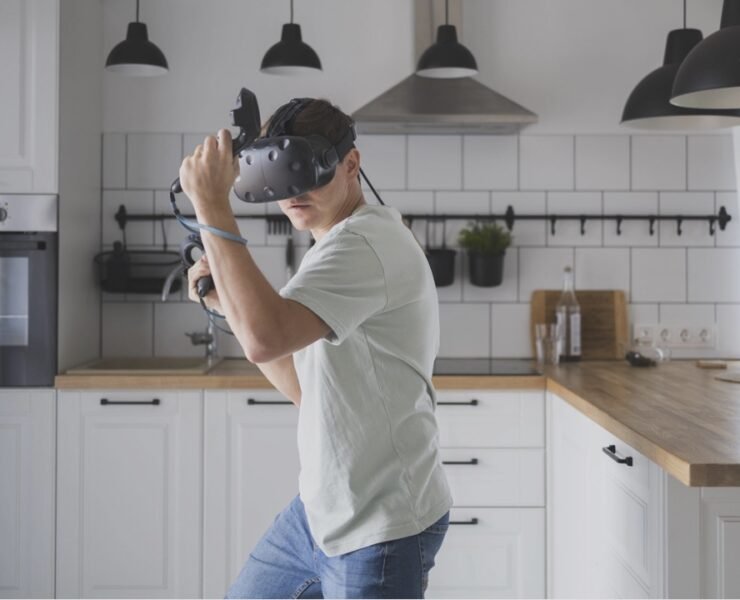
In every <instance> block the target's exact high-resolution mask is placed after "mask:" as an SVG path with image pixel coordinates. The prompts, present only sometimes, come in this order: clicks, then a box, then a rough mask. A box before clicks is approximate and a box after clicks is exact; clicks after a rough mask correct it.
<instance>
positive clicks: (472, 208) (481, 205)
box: [434, 192, 491, 246]
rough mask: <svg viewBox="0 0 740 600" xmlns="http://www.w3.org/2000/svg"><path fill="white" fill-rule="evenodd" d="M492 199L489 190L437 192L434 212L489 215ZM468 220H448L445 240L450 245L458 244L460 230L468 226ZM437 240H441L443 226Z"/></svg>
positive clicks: (438, 227)
mask: <svg viewBox="0 0 740 600" xmlns="http://www.w3.org/2000/svg"><path fill="white" fill-rule="evenodd" d="M490 206H491V200H490V197H489V194H488V192H437V193H436V199H435V202H434V212H435V213H436V214H440V215H442V214H462V215H468V214H469V215H487V214H490V212H491V210H490ZM468 223H469V222H468V221H465V220H454V221H447V225H446V227H445V229H446V234H445V240H446V241H447V245H449V246H457V238H458V235H459V234H460V230H461V229H463V228H464V227H467V226H468ZM435 230H439V232H438V235H437V236H436V237H435V241H436V242H437V243H438V242H439V241H440V240H441V235H440V234H441V228H440V226H439V225H437V226H436V228H435Z"/></svg>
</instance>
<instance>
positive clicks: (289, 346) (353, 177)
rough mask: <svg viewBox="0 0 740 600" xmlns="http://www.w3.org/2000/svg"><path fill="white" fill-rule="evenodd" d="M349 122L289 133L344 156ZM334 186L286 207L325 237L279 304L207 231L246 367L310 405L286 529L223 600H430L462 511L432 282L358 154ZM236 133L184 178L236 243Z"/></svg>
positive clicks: (316, 112) (242, 252) (212, 141)
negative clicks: (445, 424)
mask: <svg viewBox="0 0 740 600" xmlns="http://www.w3.org/2000/svg"><path fill="white" fill-rule="evenodd" d="M351 123H352V122H351V119H350V118H349V117H348V116H347V115H345V114H344V113H342V112H341V111H340V110H339V109H337V108H336V107H334V106H332V105H331V104H330V103H328V102H326V101H324V100H312V101H311V102H310V103H308V104H307V105H306V106H305V108H303V109H302V110H301V111H300V112H298V113H297V114H296V115H295V116H294V117H293V118H292V119H291V120H290V121H289V122H287V123H286V124H285V133H286V134H290V135H299V136H305V135H308V134H318V135H322V136H324V137H325V138H327V139H328V140H329V141H330V142H331V143H332V144H335V145H336V144H338V143H339V140H341V139H342V138H343V137H344V136H345V135H346V134H347V132H348V130H349V128H350V126H351ZM340 159H341V161H340V162H339V164H338V165H337V167H336V172H335V174H334V177H333V178H332V180H331V181H330V182H329V183H328V184H326V185H325V186H323V187H320V188H317V189H314V190H312V191H309V192H307V193H305V194H302V195H300V196H298V197H295V198H289V199H286V200H280V201H279V205H280V208H281V210H282V211H283V212H284V213H285V214H286V215H287V216H288V218H289V219H290V221H291V223H292V224H293V226H294V227H295V228H296V229H298V230H310V231H311V235H312V236H313V238H314V240H315V241H316V243H315V245H314V246H313V247H311V248H310V249H309V250H308V252H307V253H306V255H305V257H304V259H303V261H302V263H301V265H300V268H299V269H298V271H297V273H296V274H295V276H294V277H293V278H292V279H291V280H290V281H289V282H288V284H287V285H286V286H285V287H284V288H283V289H282V290H280V293H279V294H278V293H277V292H275V291H274V290H273V288H272V287H271V286H270V284H269V283H268V282H267V280H266V279H265V277H264V276H263V274H262V273H261V272H260V270H259V269H258V268H257V265H256V264H255V263H254V261H253V259H252V257H251V256H250V254H249V250H248V248H247V247H245V246H242V245H240V244H237V243H234V242H233V241H231V240H228V239H224V238H221V237H218V236H215V235H213V234H211V233H208V232H204V233H203V242H204V246H205V250H206V255H207V259H206V258H203V259H201V260H200V261H199V262H198V263H197V264H196V265H195V266H194V267H193V268H192V269H191V270H190V272H189V280H190V297H191V299H193V300H194V301H198V297H197V294H196V291H195V282H196V281H197V280H198V279H199V278H200V277H203V276H204V275H207V274H212V276H213V280H214V282H215V287H216V290H215V291H214V292H211V293H210V294H209V295H208V296H207V297H206V299H205V301H206V303H207V305H208V306H209V307H210V308H214V309H216V310H218V311H219V312H221V313H222V314H224V315H225V316H226V318H227V321H228V323H229V325H230V327H231V329H232V330H233V332H234V334H235V335H236V337H237V339H238V341H239V343H240V344H241V346H242V348H243V350H244V353H245V355H246V357H247V359H248V360H250V361H251V362H253V363H256V364H257V365H258V367H259V368H260V369H261V370H262V372H263V373H264V375H265V376H266V377H267V378H268V379H269V380H270V381H271V382H272V383H273V385H274V386H275V387H276V388H277V389H278V390H280V391H281V392H282V393H283V394H284V395H285V396H287V397H288V398H290V399H291V400H292V401H293V402H294V403H295V404H296V405H298V406H299V407H300V408H299V409H300V413H299V424H298V450H299V457H300V462H301V473H300V477H299V491H300V494H299V496H297V497H296V498H295V499H294V500H293V502H291V504H290V505H289V506H288V507H287V508H286V509H285V510H283V511H282V512H281V513H280V514H279V515H278V516H277V518H276V519H275V521H274V523H273V524H272V526H271V527H270V529H269V530H268V531H267V532H266V533H265V535H264V537H263V538H262V540H261V541H260V542H259V543H258V544H257V546H256V547H255V548H254V550H253V551H252V553H251V554H250V556H249V559H248V560H247V562H246V564H245V565H244V567H243V569H242V571H241V573H240V574H239V576H238V577H237V579H236V581H235V582H234V583H233V585H232V586H231V588H230V589H229V591H228V594H227V597H243V598H247V597H249V598H274V597H277V598H289V597H304V598H308V597H322V596H323V597H344V598H381V597H385V598H421V597H423V593H424V589H425V588H426V585H427V576H428V572H429V570H430V569H431V568H432V566H433V565H434V557H435V555H436V553H437V551H438V550H439V548H440V546H441V544H442V540H443V539H444V535H445V532H446V530H447V526H448V521H449V509H450V507H451V505H452V498H451V495H450V490H449V486H448V484H447V481H446V479H445V475H444V472H443V467H442V464H441V461H440V457H439V452H438V430H437V423H436V420H435V418H434V406H435V401H436V396H435V392H434V389H433V387H432V383H431V374H432V366H433V362H434V358H435V356H436V353H437V351H438V349H439V314H438V310H439V309H438V302H437V293H436V288H435V286H434V281H433V278H432V274H431V271H430V269H429V266H428V263H427V261H426V258H425V256H424V253H423V251H422V250H421V248H420V247H419V245H418V243H417V242H416V240H415V238H414V237H413V235H412V234H411V232H410V231H409V230H408V229H407V228H406V227H405V226H404V225H403V222H402V220H401V216H400V214H399V212H398V211H397V210H396V209H394V208H388V207H385V206H375V205H372V206H371V205H368V204H367V203H366V202H365V199H364V197H363V193H362V188H361V186H360V182H359V169H360V153H359V152H358V150H357V148H355V147H354V146H352V147H351V148H349V149H348V151H347V152H346V154H345V155H344V156H343V157H342V156H340ZM236 175H237V166H236V164H235V161H234V159H233V157H232V152H231V136H230V135H229V132H228V131H227V130H221V131H219V132H218V136H217V138H213V137H207V138H206V140H205V142H204V143H203V144H202V146H198V147H197V148H196V149H195V152H194V153H193V154H192V155H191V156H188V157H187V158H185V160H184V161H183V163H182V166H181V168H180V180H181V182H182V187H183V190H184V191H185V192H186V193H187V195H188V196H189V197H190V199H191V201H192V203H193V206H194V208H195V213H196V216H197V218H198V221H199V222H200V223H203V224H207V225H210V226H212V227H217V228H220V229H223V230H226V231H229V232H231V233H234V234H238V228H237V225H236V221H235V218H234V216H233V214H232V211H231V208H230V205H229V200H228V195H229V189H230V188H231V186H232V184H233V183H234V179H235V177H236Z"/></svg>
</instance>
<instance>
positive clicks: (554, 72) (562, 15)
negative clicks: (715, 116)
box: [463, 0, 722, 135]
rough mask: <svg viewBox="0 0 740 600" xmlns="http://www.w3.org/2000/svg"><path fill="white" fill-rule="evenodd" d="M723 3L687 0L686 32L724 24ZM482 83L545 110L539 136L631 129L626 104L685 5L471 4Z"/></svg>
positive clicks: (579, 0)
mask: <svg viewBox="0 0 740 600" xmlns="http://www.w3.org/2000/svg"><path fill="white" fill-rule="evenodd" d="M721 5H722V2H721V0H688V3H687V26H688V27H696V28H699V29H701V30H702V32H703V33H704V35H705V36H708V35H709V34H710V33H712V32H714V31H715V30H717V29H718V28H719V20H720V13H721ZM463 6H464V13H463V18H464V28H463V31H464V37H463V42H464V43H465V44H466V45H468V47H469V48H470V50H471V51H472V52H473V54H474V55H475V56H476V59H477V61H478V67H479V69H480V76H479V79H480V81H481V82H482V83H485V84H486V85H489V86H492V87H494V88H495V89H496V90H497V91H499V92H500V93H502V94H504V95H505V96H508V97H510V98H511V99H512V100H515V101H516V102H519V103H520V104H522V105H524V106H526V107H527V108H528V109H530V110H532V111H534V112H535V113H537V114H538V115H539V117H540V122H539V123H538V124H536V125H534V126H532V127H530V128H528V129H527V130H526V131H525V135H526V134H535V133H617V132H619V133H624V130H622V129H620V126H619V119H620V118H621V115H622V109H623V107H624V102H625V101H626V100H627V96H628V95H629V93H630V92H631V91H632V88H633V87H634V86H635V85H636V84H637V82H638V81H640V79H642V78H643V77H644V76H645V75H647V74H648V73H649V72H650V71H652V70H653V69H655V68H657V67H659V66H660V65H661V64H662V62H663V52H664V48H665V38H666V34H667V33H668V31H669V30H670V29H676V28H680V27H681V26H682V21H683V3H682V2H681V0H616V1H615V0H464V5H463Z"/></svg>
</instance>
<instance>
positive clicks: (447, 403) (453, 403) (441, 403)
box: [437, 398, 478, 406]
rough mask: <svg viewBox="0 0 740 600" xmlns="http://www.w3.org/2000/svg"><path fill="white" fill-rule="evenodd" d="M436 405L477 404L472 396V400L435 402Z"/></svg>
mask: <svg viewBox="0 0 740 600" xmlns="http://www.w3.org/2000/svg"><path fill="white" fill-rule="evenodd" d="M437 405H439V406H442V405H447V406H478V400H477V399H476V398H473V399H472V400H468V401H467V402H437Z"/></svg>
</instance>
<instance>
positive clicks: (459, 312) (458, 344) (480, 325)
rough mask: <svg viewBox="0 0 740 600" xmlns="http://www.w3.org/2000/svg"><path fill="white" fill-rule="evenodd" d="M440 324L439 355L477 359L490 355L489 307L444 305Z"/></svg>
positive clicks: (442, 305) (479, 305)
mask: <svg viewBox="0 0 740 600" xmlns="http://www.w3.org/2000/svg"><path fill="white" fill-rule="evenodd" d="M439 321H440V347H439V354H438V356H441V357H444V358H475V357H480V356H488V355H489V346H490V335H491V326H490V325H491V324H490V314H489V305H488V304H472V303H464V304H463V303H459V304H457V303H456V304H447V303H442V304H440V306H439Z"/></svg>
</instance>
